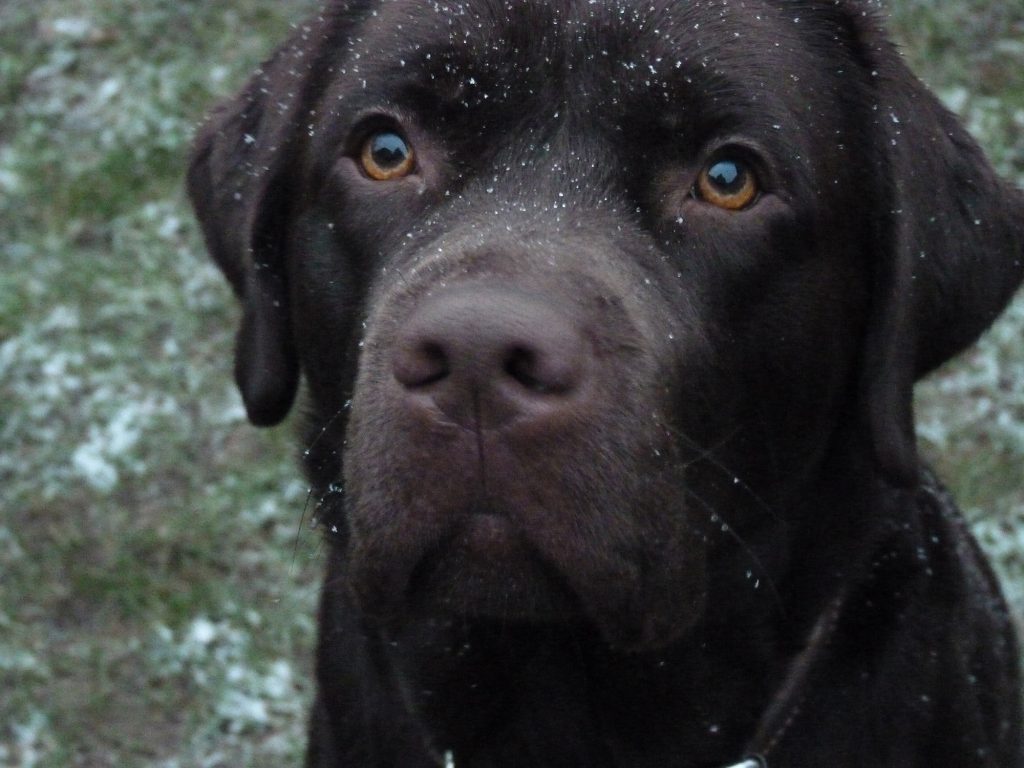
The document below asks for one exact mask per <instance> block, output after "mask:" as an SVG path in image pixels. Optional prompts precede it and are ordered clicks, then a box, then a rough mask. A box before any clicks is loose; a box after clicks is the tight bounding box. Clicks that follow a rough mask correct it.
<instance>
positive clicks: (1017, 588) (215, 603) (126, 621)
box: [0, 0, 1024, 768]
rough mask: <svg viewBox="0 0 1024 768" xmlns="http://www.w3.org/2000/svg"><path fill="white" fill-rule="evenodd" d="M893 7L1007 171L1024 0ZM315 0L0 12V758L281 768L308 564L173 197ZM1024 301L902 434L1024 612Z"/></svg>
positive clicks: (298, 676)
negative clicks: (241, 395)
mask: <svg viewBox="0 0 1024 768" xmlns="http://www.w3.org/2000/svg"><path fill="white" fill-rule="evenodd" d="M1015 6H1016V4H1014V3H1004V2H999V0H970V1H969V2H958V3H953V2H943V3H938V4H936V3H933V2H928V3H925V2H923V0H902V1H901V2H897V3H894V11H895V16H894V26H895V28H896V30H897V32H898V34H899V35H900V37H901V38H902V39H904V40H905V41H907V46H908V48H907V51H908V55H909V56H910V57H911V59H912V60H913V61H914V63H915V66H916V68H917V69H918V71H920V72H921V73H922V74H923V76H924V77H925V79H926V80H927V81H928V82H929V83H930V84H931V85H932V86H933V87H935V88H936V89H937V90H938V91H939V92H940V93H941V94H942V95H943V97H944V98H945V99H946V100H947V102H948V103H950V104H951V105H952V106H954V107H955V108H956V109H958V110H959V111H961V113H962V114H964V115H965V118H966V120H967V122H968V124H969V125H970V126H971V128H972V130H974V131H975V133H976V135H978V136H979V138H980V139H981V140H982V142H983V143H984V144H985V146H986V148H987V149H988V151H989V152H990V153H991V156H992V157H993V158H994V160H995V162H996V163H997V165H998V166H999V167H1000V169H1001V170H1002V171H1004V172H1005V173H1007V174H1008V175H1010V176H1012V177H1014V178H1016V179H1017V180H1018V181H1021V182H1024V42H1022V41H1024V8H1021V9H1016V10H1015V9H1014V8H1015ZM312 7H313V3H312V2H311V0H293V1H292V2H271V1H270V0H233V2H231V3H229V4H225V3H201V2H197V1H196V0H190V1H185V0H138V2H134V3H123V2H120V1H119V0H5V2H3V3H0V232H3V233H4V234H3V238H2V239H0V445H3V446H4V448H3V450H2V451H0V505H2V506H0V509H2V512H0V573H2V574H3V576H2V578H0V691H3V695H2V696H0V766H4V767H9V768H15V767H16V766H17V767H18V768H21V767H23V766H24V767H28V766H39V767H41V768H46V767H49V766H86V767H88V768H93V767H97V768H98V767H101V766H118V767H119V768H120V767H123V766H128V767H130V766H151V767H154V768H155V767H159V768H172V767H174V766H182V767H185V766H210V767H211V768H215V767H216V766H268V768H269V767H270V766H280V765H288V764H297V763H298V761H299V755H300V754H301V749H302V746H301V745H302V737H303V730H304V717H305V716H304V711H305V709H306V707H307V704H308V699H309V695H310V682H309V679H310V678H309V676H310V655H311V648H312V644H313V637H314V627H313V615H314V610H315V598H316V593H317V588H318V580H319V570H320V557H319V544H318V540H317V537H316V536H315V535H314V534H311V533H310V532H308V531H306V530H303V529H300V522H299V521H300V518H301V516H302V512H303V508H304V504H305V487H304V486H303V485H302V484H301V482H299V481H298V479H297V471H296V469H295V467H294V463H293V462H292V461H291V456H292V451H293V448H292V435H291V428H290V426H289V425H285V426H284V427H281V428H278V429H276V430H272V431H269V432H257V431H255V430H253V429H252V428H250V427H249V426H248V425H247V423H246V422H245V420H244V414H243V411H242V408H241V404H240V402H239V399H238V396H237V394H236V392H235V390H234V387H233V384H232V382H231V379H230V368H231V366H230V358H231V347H232V343H233V328H234V325H235V322H236V320H237V310H236V308H235V307H234V305H233V301H232V298H231V296H230V292H229V291H228V289H227V287H226V285H225V284H224V282H223V280H222V278H221V277H220V275H219V274H218V273H217V272H216V270H215V269H214V268H213V266H212V265H211V264H210V262H209V261H208V259H207V257H206V255H205V253H204V251H203V249H202V246H201V243H200V239H199V236H198V233H197V230H196V226H195V224H194V223H193V221H192V219H191V217H190V214H189V212H188V209H187V206H186V203H185V200H184V196H183V193H182V189H181V182H182V170H183V164H184V160H183V158H184V154H185V151H186V147H187V144H188V141H189V139H190V136H191V134H192V131H193V126H194V124H195V123H196V121H197V120H198V118H199V116H200V115H201V114H202V112H203V111H204V110H205V109H207V108H208V107H209V106H210V105H211V104H212V103H213V102H214V101H215V100H216V99H217V98H219V97H221V96H224V95H226V94H228V93H230V92H231V91H232V90H234V89H235V88H237V87H238V86H239V85H240V83H241V82H242V80H243V79H244V77H245V76H246V74H247V73H248V72H249V71H250V70H251V69H252V68H253V67H254V66H255V65H256V64H257V62H258V61H259V59H260V58H261V57H263V56H264V55H266V53H268V52H269V50H270V48H271V46H272V45H273V43H274V42H276V41H278V40H280V39H281V38H283V36H284V35H285V33H286V31H287V29H288V26H289V24H290V23H293V22H296V21H298V20H300V19H301V18H302V16H303V15H304V13H306V12H307V11H308V10H310V9H311V8H312ZM1022 332H1024V300H1021V299H1019V300H1018V301H1017V303H1016V304H1015V306H1014V308H1013V311H1012V312H1011V313H1010V314H1009V315H1008V316H1007V317H1006V318H1005V319H1004V320H1002V321H1001V322H1000V324H999V325H998V326H997V327H996V328H995V329H994V331H993V332H992V333H990V334H989V335H988V336H986V337H985V339H984V340H983V342H982V343H981V344H980V345H979V346H978V347H977V348H976V349H974V350H972V351H971V352H970V353H969V354H968V355H966V356H965V358H964V359H963V360H961V361H960V362H958V363H957V364H956V365H954V366H951V367H949V368H948V369H946V370H945V371H943V372H942V374H941V375H939V376H937V377H935V378H934V379H933V380H932V381H931V382H929V383H927V384H926V385H924V386H922V387H921V393H920V399H919V411H920V419H921V434H922V438H923V441H924V443H925V447H926V451H927V452H928V454H929V456H930V457H931V458H932V459H933V460H934V461H936V462H937V463H938V464H939V465H940V468H941V470H942V473H943V475H944V476H945V477H946V478H948V479H950V480H951V481H952V485H953V486H954V488H955V490H956V492H957V495H958V496H959V498H960V499H961V500H962V501H963V502H964V505H965V509H966V510H967V512H968V514H969V516H970V517H971V519H972V521H973V523H974V526H975V530H976V531H978V533H979V535H980V536H981V538H982V540H983V541H984V543H985V545H986V546H987V547H988V549H989V550H990V551H991V552H992V553H993V554H994V555H995V556H996V558H997V560H998V563H999V566H1000V569H1001V573H1002V575H1003V577H1004V581H1005V583H1006V586H1007V590H1008V592H1009V593H1010V595H1011V596H1012V598H1013V600H1014V601H1015V604H1016V606H1017V607H1018V609H1022V608H1024V487H1022V486H1024V483H1022V482H1021V472H1020V467H1021V466H1022V465H1024V387H1022V386H1021V383H1022V382H1024V350H1022V346H1024V345H1021V343H1020V339H1021V334H1022Z"/></svg>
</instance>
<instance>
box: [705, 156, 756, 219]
mask: <svg viewBox="0 0 1024 768" xmlns="http://www.w3.org/2000/svg"><path fill="white" fill-rule="evenodd" d="M759 191H760V190H759V189H758V186H757V179H756V178H755V176H754V172H753V171H752V170H751V169H750V167H749V166H748V165H747V164H746V163H745V162H743V161H742V160H730V159H724V160H716V161H714V162H712V163H709V164H708V165H707V166H706V167H705V168H704V170H703V171H701V172H700V177H699V178H698V179H697V187H696V189H695V190H694V193H695V195H696V196H697V197H699V198H700V199H701V200H704V201H705V202H708V203H711V204H712V205H717V206H718V207H719V208H725V209H726V210H728V211H739V210H742V209H743V208H746V207H747V206H749V205H750V204H751V203H753V202H754V201H755V200H756V199H757V195H758V193H759Z"/></svg>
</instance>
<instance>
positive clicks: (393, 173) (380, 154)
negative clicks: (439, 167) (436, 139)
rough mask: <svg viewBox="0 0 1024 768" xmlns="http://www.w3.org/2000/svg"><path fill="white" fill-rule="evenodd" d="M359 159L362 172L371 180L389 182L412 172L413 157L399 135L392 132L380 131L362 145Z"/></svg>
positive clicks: (409, 148)
mask: <svg viewBox="0 0 1024 768" xmlns="http://www.w3.org/2000/svg"><path fill="white" fill-rule="evenodd" d="M360 159H361V161H362V165H363V170H364V171H365V172H366V175H367V176H369V177H370V178H371V179H375V180H376V181H390V180H392V179H399V178H402V177H403V176H408V175H409V174H410V173H411V172H412V170H413V164H414V160H415V155H414V153H413V151H412V147H410V146H409V143H408V142H407V141H406V140H405V139H404V138H402V136H401V135H399V134H398V133H395V132H394V131H380V132H379V133H375V134H373V135H372V136H370V137H369V138H368V139H367V140H366V141H365V142H364V143H363V151H362V154H361V156H360Z"/></svg>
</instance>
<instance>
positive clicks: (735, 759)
mask: <svg viewBox="0 0 1024 768" xmlns="http://www.w3.org/2000/svg"><path fill="white" fill-rule="evenodd" d="M808 498H811V499H815V497H814V495H813V494H809V495H808ZM815 503H816V504H818V505H829V504H831V505H835V506H834V507H832V508H831V509H829V514H828V515H827V517H828V518H830V519H832V520H833V521H835V520H837V519H839V520H842V519H844V518H846V514H844V512H849V513H850V517H851V518H854V519H859V520H860V521H861V522H862V523H863V522H864V521H865V517H866V516H865V515H864V514H853V513H854V512H855V511H856V510H854V509H851V507H852V506H858V507H863V506H864V505H868V504H877V505H878V506H879V510H878V514H877V518H879V519H880V518H882V517H884V514H882V508H884V507H885V506H886V504H885V503H883V502H882V501H881V497H880V496H875V497H874V498H872V499H866V498H864V497H857V498H850V497H847V498H846V499H843V500H840V499H837V498H835V497H830V498H824V497H818V498H817V499H816V500H815ZM821 509H828V507H827V506H820V507H819V514H821V512H820V510H821ZM801 514H804V515H811V514H812V512H811V511H808V510H804V511H802V512H801ZM823 517H825V516H824V515H823ZM838 524H842V523H838ZM826 527H827V526H826ZM806 528H807V527H806V526H804V529H806ZM823 535H827V534H823ZM845 540H846V541H847V542H849V541H850V540H851V539H850V538H846V539H845ZM861 541H862V544H863V549H861V550H860V551H857V552H850V553H847V554H846V555H845V556H843V555H840V554H838V553H833V552H830V551H829V548H828V546H827V545H825V544H821V549H820V551H819V550H818V549H815V550H814V551H810V552H807V551H804V552H800V548H802V547H815V546H817V545H814V544H812V543H811V542H809V541H801V542H790V543H789V546H790V547H791V548H794V549H795V550H796V551H797V552H798V554H797V555H795V556H791V557H790V558H788V562H787V563H786V566H785V567H786V568H787V569H788V570H789V571H790V572H791V573H792V574H793V575H791V576H787V574H786V573H784V572H783V573H776V574H775V578H776V579H777V584H776V586H775V587H773V588H772V589H768V588H767V586H762V588H761V589H760V590H751V584H750V583H749V580H748V579H744V578H742V577H741V576H737V573H742V570H741V569H739V568H737V567H736V564H735V563H733V564H728V565H726V567H724V568H723V569H722V572H723V573H724V574H726V575H724V576H722V575H720V577H719V578H717V579H712V581H711V584H710V588H711V589H712V590H713V592H714V594H713V595H712V596H711V599H709V601H708V602H709V605H712V606H716V609H715V611H714V612H713V613H710V614H709V615H708V616H707V617H705V620H704V621H703V622H701V623H700V624H699V625H698V626H697V627H696V628H695V630H694V631H693V633H692V634H691V636H689V637H687V638H686V639H684V640H682V641H679V642H677V643H675V644H673V645H672V646H670V647H668V648H665V649H663V650H662V651H659V652H644V653H622V652H615V651H613V650H610V649H609V648H608V647H607V646H606V645H605V644H604V642H603V641H602V640H601V639H600V638H599V637H598V636H597V635H596V634H595V633H594V631H593V628H592V627H589V626H587V625H582V624H581V625H578V626H573V627H551V626H547V627H543V626H541V627H529V626H519V627H516V626H506V625H502V624H501V623H500V622H474V621H469V620H465V619H461V620H460V619H451V620H442V619H435V620H431V621H424V622H419V623H417V624H415V625H413V626H411V627H407V628H406V629H405V630H403V631H402V632H401V633H398V634H395V635H393V636H388V637H387V638H386V640H385V643H384V646H385V650H386V652H387V655H388V656H389V657H390V658H391V660H392V661H393V668H392V669H393V679H394V681H395V684H396V687H397V688H398V690H399V691H400V692H401V697H402V699H403V701H404V705H405V707H406V708H407V709H408V710H409V711H411V712H414V713H415V715H416V718H415V719H416V720H417V722H419V723H422V724H426V730H425V731H424V733H423V736H424V740H425V742H426V743H427V744H428V745H429V746H430V749H431V751H432V753H433V754H434V756H435V758H436V759H437V761H438V762H439V764H440V765H444V764H445V761H446V760H447V759H449V758H450V759H451V760H453V761H454V764H455V765H456V766H459V755H460V754H466V753H468V754H470V755H472V756H473V757H472V758H471V760H472V764H477V763H480V764H486V765H492V764H493V765H495V766H500V765H505V762H502V757H500V756H499V755H501V756H503V755H508V754H518V755H519V756H520V757H521V758H522V763H521V764H538V765H562V764H586V765H589V766H592V767H594V768H598V767H601V768H605V767H607V768H611V767H612V766H630V768H647V767H648V766H650V767H651V768H653V767H654V766H666V765H674V764H678V763H679V754H678V751H677V750H678V748H679V745H680V744H686V745H687V747H688V750H689V752H688V754H687V757H686V761H687V762H686V764H687V765H693V766H701V767H702V768H704V767H705V766H706V767H707V768H721V767H722V766H730V767H731V766H733V765H744V763H743V762H742V761H743V760H745V759H753V756H755V755H764V756H770V754H771V752H772V750H773V748H774V747H775V745H776V744H777V743H778V742H779V741H780V740H781V739H782V737H783V736H785V735H786V734H787V732H789V730H790V728H792V727H794V724H797V725H796V727H799V726H798V723H799V718H798V717H797V715H798V713H799V712H800V706H801V703H802V701H803V699H804V696H805V694H806V693H807V690H808V687H809V686H810V685H812V678H817V677H818V676H817V675H816V674H815V672H816V671H817V670H818V668H819V667H821V666H822V665H824V664H826V663H827V658H828V656H829V653H830V640H831V638H832V635H833V631H834V629H835V626H836V623H837V621H839V618H840V614H841V612H842V610H843V608H844V606H845V605H846V601H847V596H848V595H849V594H850V593H851V591H852V590H855V589H857V588H858V587H857V585H858V583H859V582H860V581H862V579H863V576H864V568H863V564H864V563H865V562H866V561H867V560H868V559H870V557H871V553H872V552H873V551H874V550H875V549H876V548H877V547H878V545H879V538H878V534H877V533H873V534H870V535H865V538H863V539H862V540H861ZM754 545H755V546H756V543H755V544H754ZM829 558H833V561H832V564H831V565H832V567H831V568H828V569H826V568H822V567H821V564H820V561H822V560H827V559H829ZM737 562H738V561H737ZM808 570H809V571H811V572H816V573H820V574H828V575H827V576H825V575H823V577H822V578H820V579H816V580H812V581H813V582H814V583H815V585H816V586H815V587H813V588H812V589H811V591H806V590H805V591H802V592H799V594H797V593H794V592H793V591H792V589H791V588H790V586H789V585H790V584H791V583H804V584H806V583H807V580H806V579H803V578H799V576H800V573H806V572H807V571H808ZM773 589H777V590H779V591H781V592H783V593H784V595H785V596H784V597H780V595H779V594H778V593H777V592H776V593H773ZM737 701H745V702H749V706H748V707H747V708H746V710H745V711H741V712H738V711H737V710H736V705H735V703H736V702H737ZM636 733H644V734H647V735H648V737H649V738H647V739H646V740H645V742H644V744H642V745H638V744H634V743H631V742H630V741H629V740H628V739H627V738H626V734H636ZM492 752H493V754H494V755H495V757H491V754H492ZM483 756H486V757H483ZM517 764H519V763H517ZM754 764H756V763H754Z"/></svg>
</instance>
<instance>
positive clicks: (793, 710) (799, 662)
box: [439, 589, 846, 768]
mask: <svg viewBox="0 0 1024 768" xmlns="http://www.w3.org/2000/svg"><path fill="white" fill-rule="evenodd" d="M845 604H846V589H843V590H841V591H840V592H839V594H838V595H837V596H836V597H835V598H834V599H833V600H832V602H831V603H829V604H828V606H827V607H826V608H825V610H824V611H822V613H821V615H820V616H819V617H818V620H817V621H816V622H814V627H812V629H811V632H810V634H809V635H808V636H807V642H806V644H805V645H804V649H803V650H802V651H800V653H798V654H797V655H796V656H795V657H794V658H793V660H792V661H791V662H790V664H789V669H788V670H787V671H786V677H785V678H784V679H783V681H782V685H780V686H779V688H778V690H777V691H776V692H775V696H774V697H772V701H771V703H770V704H769V705H768V708H767V709H765V711H764V714H763V715H761V719H760V720H759V721H758V724H757V730H756V731H755V732H754V738H753V739H752V740H751V741H750V743H749V745H748V747H747V749H746V750H745V754H746V755H747V757H744V758H743V759H742V760H740V762H738V763H733V764H732V765H727V766H722V768H769V765H768V755H770V754H771V753H772V752H773V751H774V749H775V747H776V746H777V745H778V743H779V742H780V741H781V740H782V737H783V736H785V735H786V733H787V732H788V731H789V728H790V726H791V725H793V723H794V721H795V720H796V719H797V718H798V717H799V716H800V712H801V710H802V708H803V703H804V699H806V698H807V687H808V684H809V681H810V677H811V673H812V672H813V671H814V669H815V667H816V666H817V663H818V660H819V659H820V658H821V655H822V654H823V653H824V652H825V649H826V648H827V647H828V645H829V642H831V640H832V636H833V635H834V634H835V630H836V625H837V624H838V623H839V617H840V615H841V613H842V610H843V606H844V605H845ZM439 763H440V765H442V766H444V768H456V766H455V756H454V754H453V753H452V752H451V751H447V752H445V753H444V755H443V757H442V759H441V760H440V761H439Z"/></svg>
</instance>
